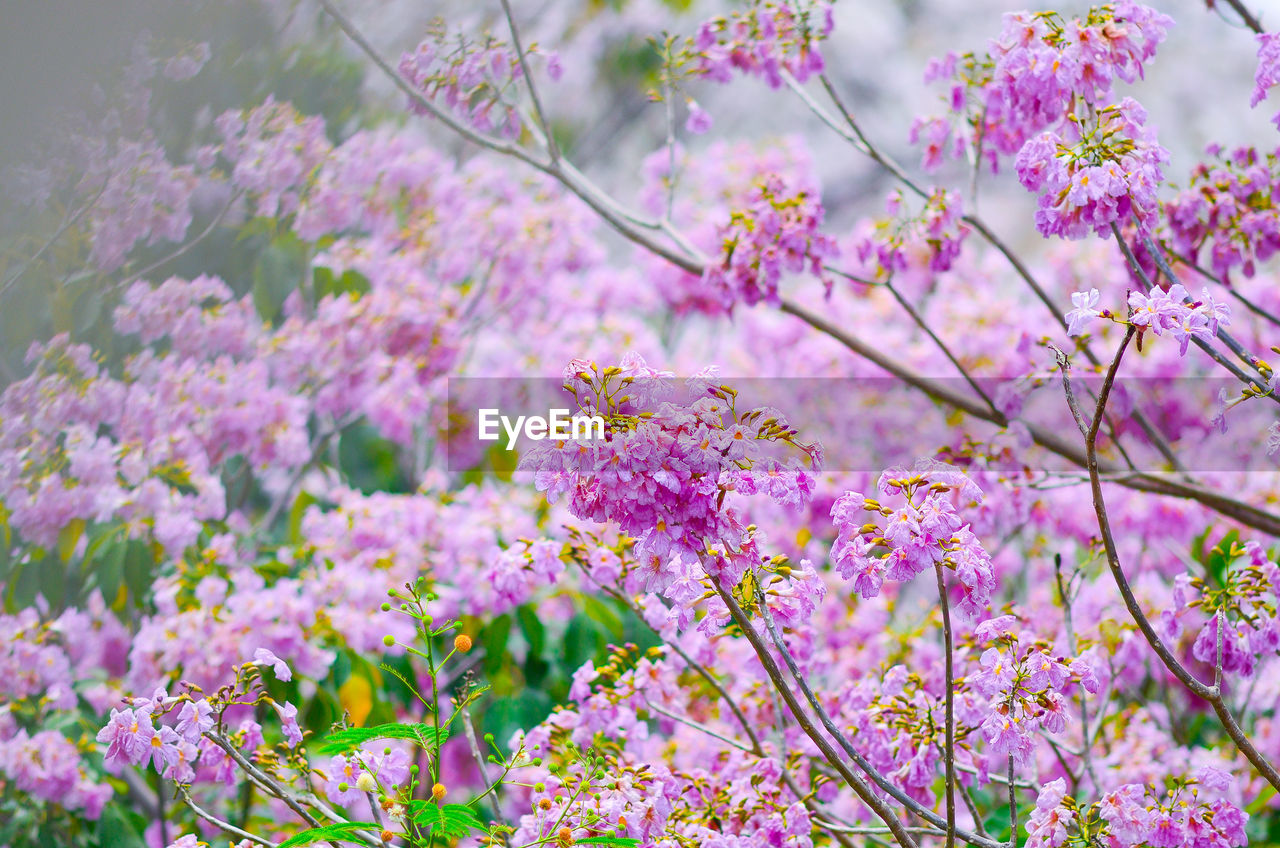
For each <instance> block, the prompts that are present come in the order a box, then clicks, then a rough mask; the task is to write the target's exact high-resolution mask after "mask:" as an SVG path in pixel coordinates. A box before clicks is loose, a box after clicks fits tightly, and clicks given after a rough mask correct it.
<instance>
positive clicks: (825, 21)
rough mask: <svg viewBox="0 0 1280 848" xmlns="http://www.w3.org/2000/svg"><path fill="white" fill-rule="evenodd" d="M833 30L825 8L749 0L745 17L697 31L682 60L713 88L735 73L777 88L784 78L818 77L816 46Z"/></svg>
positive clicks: (803, 0)
mask: <svg viewBox="0 0 1280 848" xmlns="http://www.w3.org/2000/svg"><path fill="white" fill-rule="evenodd" d="M834 27H835V22H834V19H833V17H832V10H831V6H830V5H829V4H828V3H825V2H813V0H754V2H753V3H752V4H751V8H750V9H748V10H746V11H743V12H735V13H733V14H732V15H730V16H729V17H716V18H712V19H711V20H709V21H706V22H705V23H703V24H702V25H701V26H699V27H698V32H697V34H696V35H695V36H694V37H693V38H692V39H690V40H689V43H688V44H687V45H686V46H685V51H686V53H687V56H686V57H685V59H686V60H687V61H688V62H690V64H691V65H692V68H693V70H694V73H697V74H700V75H703V76H706V77H708V78H710V79H712V80H715V81H716V82H722V83H725V82H729V81H731V80H732V79H733V72H734V71H735V70H736V71H739V72H741V73H744V74H747V75H749V76H755V77H760V78H761V79H763V80H764V81H765V82H766V83H768V84H769V86H770V87H771V88H781V87H782V84H783V77H782V75H783V73H784V72H785V73H788V74H790V75H791V76H792V77H794V78H795V79H796V80H797V81H799V82H804V81H805V80H807V79H808V78H809V77H810V76H811V75H813V74H820V73H822V71H823V68H825V67H826V63H825V62H824V60H823V58H822V50H821V46H820V42H821V41H822V40H823V39H825V38H826V37H827V36H828V35H830V34H831V31H832V29H834Z"/></svg>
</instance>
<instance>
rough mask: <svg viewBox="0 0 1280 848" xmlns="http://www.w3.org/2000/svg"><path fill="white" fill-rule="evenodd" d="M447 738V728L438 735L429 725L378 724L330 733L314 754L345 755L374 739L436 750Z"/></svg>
mask: <svg viewBox="0 0 1280 848" xmlns="http://www.w3.org/2000/svg"><path fill="white" fill-rule="evenodd" d="M448 738H449V731H448V729H447V728H443V729H441V730H440V731H439V732H438V733H437V731H436V728H435V727H433V726H432V725H430V724H380V725H378V726H377V727H349V728H347V729H346V730H338V731H335V732H333V733H330V734H329V735H328V736H327V737H326V738H325V739H324V741H323V742H321V743H320V745H319V747H317V748H316V753H318V754H320V755H322V756H331V755H334V754H345V753H346V752H348V751H354V750H355V749H356V748H359V747H360V746H361V745H363V744H364V743H366V742H371V741H373V740H374V739H407V740H409V741H411V742H417V743H418V744H419V745H421V746H422V747H424V748H436V747H438V746H439V745H440V744H442V743H443V742H444V740H445V739H448Z"/></svg>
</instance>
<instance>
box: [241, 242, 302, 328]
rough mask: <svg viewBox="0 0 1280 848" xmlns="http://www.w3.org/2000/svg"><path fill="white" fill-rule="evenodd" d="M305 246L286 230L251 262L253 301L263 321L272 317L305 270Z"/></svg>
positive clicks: (277, 312) (282, 304)
mask: <svg viewBox="0 0 1280 848" xmlns="http://www.w3.org/2000/svg"><path fill="white" fill-rule="evenodd" d="M306 264H307V248H306V245H305V244H303V243H302V241H301V240H300V239H298V237H297V236H294V235H293V234H292V233H285V234H284V235H281V236H278V237H276V238H275V239H273V240H272V241H271V243H270V244H269V245H267V247H266V249H265V250H263V251H262V253H260V254H259V255H258V259H257V261H256V262H254V263H253V305H254V308H256V309H257V310H258V314H259V315H261V316H262V317H263V319H264V320H266V321H274V320H275V318H276V316H277V315H279V314H280V309H281V307H283V306H284V302H285V299H286V298H287V297H289V295H290V294H291V293H292V292H293V290H294V289H295V288H297V286H298V283H299V281H301V280H302V275H303V273H304V272H305V271H306Z"/></svg>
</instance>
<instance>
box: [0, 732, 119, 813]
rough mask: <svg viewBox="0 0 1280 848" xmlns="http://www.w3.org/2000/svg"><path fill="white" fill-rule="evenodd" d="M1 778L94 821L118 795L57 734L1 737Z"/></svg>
mask: <svg viewBox="0 0 1280 848" xmlns="http://www.w3.org/2000/svg"><path fill="white" fill-rule="evenodd" d="M0 776H2V777H3V779H4V780H5V782H6V783H11V784H12V786H13V787H14V788H15V789H17V790H18V791H19V792H25V793H27V794H28V795H30V796H31V797H32V798H35V799H38V800H40V801H49V802H53V803H55V804H58V805H59V806H61V807H62V808H63V809H66V810H75V811H78V812H79V813H81V814H83V815H84V817H85V818H87V819H89V820H91V821H93V820H96V819H98V817H99V816H101V815H102V810H103V807H104V806H106V803H107V801H108V800H110V798H111V796H112V795H113V794H114V790H113V789H112V788H111V785H110V784H109V783H99V782H96V781H94V780H93V779H92V778H91V777H90V775H89V774H88V772H87V770H86V769H85V765H84V760H83V759H82V757H81V752H80V749H79V748H78V747H77V746H76V745H75V743H74V742H72V741H71V740H70V739H68V738H67V737H66V736H64V735H63V734H62V733H60V732H58V731H56V730H41V731H37V732H36V733H33V734H29V733H28V732H27V731H26V730H25V729H22V730H18V731H17V732H16V733H15V734H13V735H12V736H10V737H8V738H7V739H6V738H3V734H0Z"/></svg>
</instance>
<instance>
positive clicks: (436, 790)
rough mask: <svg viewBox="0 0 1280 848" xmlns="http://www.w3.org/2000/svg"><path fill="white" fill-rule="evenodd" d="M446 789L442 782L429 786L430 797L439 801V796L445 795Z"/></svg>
mask: <svg viewBox="0 0 1280 848" xmlns="http://www.w3.org/2000/svg"><path fill="white" fill-rule="evenodd" d="M448 791H449V790H448V789H445V788H444V784H443V783H437V784H435V785H433V786H432V787H431V797H432V798H435V799H436V800H437V801H439V800H440V799H441V798H443V797H444V796H445V793H446V792H448Z"/></svg>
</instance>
